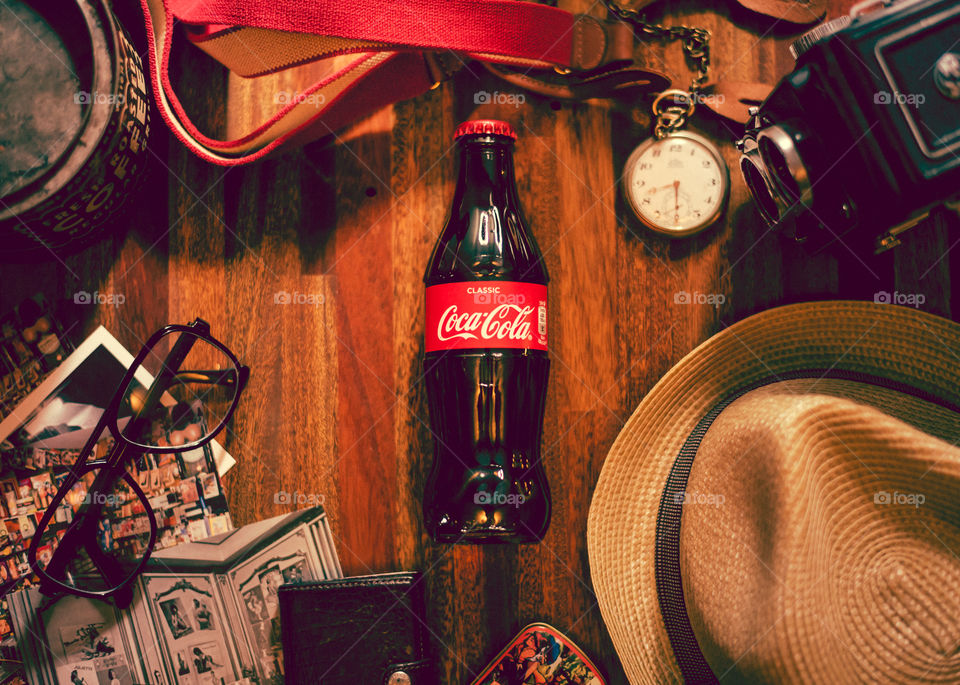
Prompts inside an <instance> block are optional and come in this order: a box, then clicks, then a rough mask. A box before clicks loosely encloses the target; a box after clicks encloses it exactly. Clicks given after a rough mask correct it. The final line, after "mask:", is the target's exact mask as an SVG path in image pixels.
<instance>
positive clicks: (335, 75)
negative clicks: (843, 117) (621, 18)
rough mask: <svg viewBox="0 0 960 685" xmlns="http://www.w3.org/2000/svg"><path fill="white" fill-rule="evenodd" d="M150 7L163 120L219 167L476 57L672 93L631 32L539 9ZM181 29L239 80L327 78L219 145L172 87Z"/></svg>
mask: <svg viewBox="0 0 960 685" xmlns="http://www.w3.org/2000/svg"><path fill="white" fill-rule="evenodd" d="M141 5H142V7H143V12H144V17H145V21H146V26H147V32H148V38H149V48H150V76H151V82H152V84H153V89H154V95H155V98H156V101H157V105H158V107H159V110H160V114H161V116H162V118H163V120H164V121H165V122H166V124H167V125H168V126H169V127H170V129H171V130H172V131H173V133H174V134H175V135H176V136H177V137H178V138H179V139H180V140H181V141H182V142H183V143H184V144H185V145H186V146H187V147H188V148H189V149H191V150H192V151H193V152H195V153H196V154H197V155H199V156H200V157H202V158H203V159H206V160H208V161H210V162H214V163H217V164H224V165H232V164H242V163H245V162H250V161H253V160H255V159H258V158H260V157H262V156H264V155H266V154H269V153H270V152H272V151H273V150H275V149H277V148H278V147H280V146H282V145H284V144H285V143H288V142H291V143H292V142H306V141H309V140H312V139H315V138H319V137H322V136H325V135H327V134H329V133H331V132H333V131H335V130H337V129H338V128H341V127H342V126H345V125H346V124H348V123H350V122H351V121H354V120H356V119H358V118H360V117H362V116H363V115H365V114H368V113H370V112H372V111H374V110H376V109H379V108H380V107H382V106H384V105H387V104H390V103H393V102H397V101H398V100H403V99H406V98H410V97H414V96H416V95H419V94H420V93H423V92H424V91H426V90H427V89H429V88H430V87H432V86H435V85H436V84H437V83H438V82H439V81H442V80H444V79H445V78H448V77H449V76H450V75H451V74H452V73H453V72H454V71H456V69H457V68H459V67H460V66H462V64H463V61H464V60H465V59H468V58H474V59H479V60H482V61H485V62H489V63H496V64H498V65H501V66H503V67H513V68H514V69H515V71H514V72H512V73H513V74H514V75H518V74H519V76H517V78H519V79H521V80H523V81H524V82H523V84H522V85H524V87H528V88H531V89H532V90H536V91H538V92H541V93H551V92H553V91H554V90H555V89H556V80H555V79H551V78H550V77H551V76H552V75H553V73H554V71H553V70H554V68H559V69H560V70H562V71H567V70H570V71H572V72H573V75H572V77H571V79H570V83H574V82H575V83H576V84H577V87H576V89H575V91H574V90H571V91H570V93H571V94H573V93H574V92H576V93H577V94H576V95H574V96H578V97H603V96H610V95H613V94H617V93H619V92H621V91H622V90H623V87H624V85H625V84H629V85H631V86H634V87H635V88H636V87H641V88H645V89H654V88H663V87H665V86H666V85H667V84H668V81H667V79H666V78H665V77H664V76H663V75H662V74H658V73H655V72H650V71H647V70H643V69H639V68H637V67H635V66H633V33H632V31H631V30H630V28H629V27H628V26H627V25H625V24H622V23H620V22H603V21H600V20H598V19H596V18H594V17H590V16H586V15H580V16H575V15H573V14H570V13H569V12H565V11H563V10H559V9H557V8H554V7H549V6H546V5H540V4H536V3H533V2H518V1H515V0H380V1H379V2H377V3H376V4H375V5H373V4H371V3H369V2H359V0H353V1H347V0H141ZM174 24H181V25H183V26H184V27H185V28H186V32H187V37H188V38H189V39H190V41H191V42H192V43H193V44H194V45H196V46H197V47H199V48H200V49H202V50H203V51H204V52H206V53H207V54H208V55H210V56H211V57H213V58H214V59H215V60H217V61H218V62H220V63H221V64H223V65H225V66H226V67H228V68H229V69H230V70H231V71H233V72H234V73H235V74H237V75H239V76H244V77H258V76H262V75H265V74H270V73H274V72H277V71H280V70H286V69H289V68H291V67H294V66H297V65H300V64H305V63H308V62H317V63H320V64H321V65H322V66H323V69H322V71H323V73H324V75H323V77H322V78H320V79H313V80H310V81H309V82H297V83H293V84H291V85H292V87H291V88H290V89H289V90H288V91H287V92H286V93H285V94H282V95H284V97H282V98H280V97H278V98H276V99H275V103H276V104H277V105H278V108H277V110H276V111H275V112H274V113H273V115H272V116H271V117H270V118H269V119H267V120H266V121H264V122H262V123H261V124H259V125H258V126H256V127H255V128H254V129H253V130H251V131H249V132H247V133H245V134H244V135H242V136H241V137H239V138H235V139H233V140H216V139H213V138H210V137H208V136H206V135H204V134H203V133H202V132H201V131H199V130H198V129H197V128H196V126H194V124H193V123H192V122H191V121H190V118H189V117H188V116H187V113H186V112H185V111H184V108H183V106H182V104H181V102H180V100H179V99H178V98H177V95H176V93H175V91H174V89H173V87H172V84H171V82H170V78H169V73H168V64H169V61H170V52H171V49H172V46H173V34H172V28H173V26H174ZM531 70H534V73H533V74H531V73H530V72H531ZM592 72H593V73H595V74H597V75H596V76H594V75H592ZM290 73H297V72H290ZM543 74H547V76H546V77H543V76H542V75H543ZM578 75H580V76H578ZM581 76H582V77H581ZM635 88H634V90H635ZM557 96H559V97H564V96H565V95H563V94H559V93H557Z"/></svg>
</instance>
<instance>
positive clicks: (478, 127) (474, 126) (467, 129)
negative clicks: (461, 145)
mask: <svg viewBox="0 0 960 685" xmlns="http://www.w3.org/2000/svg"><path fill="white" fill-rule="evenodd" d="M478 133H481V134H482V133H485V134H488V135H490V134H493V135H498V136H506V137H507V138H513V139H514V140H516V139H517V132H516V131H514V130H513V126H511V125H510V124H508V123H507V122H505V121H500V120H499V119H474V120H473V121H465V122H463V123H462V124H460V125H459V126H457V130H456V131H454V132H453V139H454V140H458V139H459V138H462V137H463V136H469V135H475V134H478Z"/></svg>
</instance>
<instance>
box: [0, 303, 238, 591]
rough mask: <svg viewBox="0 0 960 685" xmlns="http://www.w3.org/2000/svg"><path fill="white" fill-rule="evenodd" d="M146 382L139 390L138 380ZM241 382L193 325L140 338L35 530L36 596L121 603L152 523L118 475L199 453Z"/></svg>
mask: <svg viewBox="0 0 960 685" xmlns="http://www.w3.org/2000/svg"><path fill="white" fill-rule="evenodd" d="M145 374H146V375H145ZM147 375H150V376H152V377H153V381H152V382H150V383H149V384H145V383H141V382H140V381H139V380H138V378H142V379H145V378H146V377H147ZM249 377H250V370H249V368H247V367H246V366H243V365H241V364H240V362H239V361H238V360H237V358H236V356H235V355H234V354H233V352H231V351H230V350H229V349H228V348H227V347H226V346H224V345H223V343H221V342H219V341H218V340H216V339H215V338H213V337H212V336H211V335H210V326H209V324H208V323H207V322H206V321H203V320H202V319H196V320H195V321H193V322H192V323H190V324H189V325H186V326H183V325H170V326H166V327H164V328H162V329H160V330H159V331H157V332H156V333H154V334H153V335H152V336H150V339H149V340H148V341H147V342H146V344H144V346H143V348H142V349H141V350H140V352H139V353H138V354H137V356H136V358H135V359H134V361H133V364H132V365H131V366H130V368H128V369H127V371H126V373H125V374H124V376H123V379H122V380H121V381H120V384H119V386H118V387H117V391H116V392H115V393H114V395H113V398H112V399H111V401H110V403H109V405H108V406H107V408H106V410H105V411H104V412H103V414H102V415H101V416H100V419H99V421H98V422H97V425H96V427H95V428H94V429H93V431H92V432H91V434H90V436H89V438H88V439H87V441H86V443H85V444H84V447H83V449H82V450H81V452H80V456H79V457H78V458H77V461H76V463H75V464H74V465H73V466H72V467H71V468H70V469H69V471H68V473H67V474H66V476H65V478H64V479H63V480H62V482H61V483H60V486H59V487H58V489H57V493H56V495H54V497H53V499H52V500H51V501H50V504H49V505H48V506H47V508H46V510H45V512H44V514H43V517H42V518H41V519H40V522H39V523H38V524H37V528H36V531H35V532H34V535H33V539H32V541H31V544H30V548H29V550H28V552H27V560H28V563H29V565H30V568H31V570H32V571H33V572H35V573H36V574H37V575H38V576H39V577H40V590H41V592H43V593H44V594H47V595H56V594H61V593H69V594H73V595H79V596H81V597H89V598H99V599H107V598H113V600H114V601H115V602H116V603H117V604H118V605H120V606H125V605H126V604H128V603H129V601H130V599H131V598H132V585H131V583H132V581H133V580H134V579H135V578H136V577H137V576H138V575H139V574H140V572H141V571H142V570H143V568H144V566H145V565H146V563H147V561H148V560H149V558H150V554H151V552H152V551H153V547H154V545H155V544H156V539H157V520H156V514H155V512H154V508H153V506H152V505H151V503H150V500H149V498H148V497H147V495H146V494H145V493H144V491H143V489H142V488H141V486H140V484H139V483H138V482H137V479H136V478H134V477H133V476H132V475H131V473H130V472H129V471H128V469H127V467H128V466H129V465H130V464H131V463H134V461H135V460H137V459H139V458H140V457H141V456H142V455H144V454H145V453H152V454H157V455H162V454H175V453H185V452H189V451H191V450H196V449H202V448H203V446H204V445H206V444H207V443H208V442H210V441H211V440H212V439H213V438H214V437H215V436H216V435H217V434H218V433H219V432H220V431H221V430H223V428H224V426H226V425H227V423H228V422H229V420H230V417H231V415H232V414H233V412H234V410H235V409H236V407H237V403H238V402H239V399H240V394H241V392H242V391H243V388H244V387H245V386H246V383H247V380H248V379H249ZM20 580H22V579H18V580H16V581H13V582H11V583H8V584H7V585H8V586H7V587H6V588H0V593H2V594H6V593H7V592H9V591H10V590H12V589H14V587H15V586H16V585H18V584H19V582H20Z"/></svg>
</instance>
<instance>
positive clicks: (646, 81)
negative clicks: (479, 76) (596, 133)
mask: <svg viewBox="0 0 960 685" xmlns="http://www.w3.org/2000/svg"><path fill="white" fill-rule="evenodd" d="M484 66H485V67H486V68H487V69H488V70H489V71H490V72H492V73H494V74H496V75H497V76H499V77H500V78H502V79H503V80H504V81H507V82H508V83H512V84H513V85H515V86H517V87H518V88H525V89H527V90H531V91H533V92H535V93H539V94H540V95H545V96H546V97H551V98H557V99H559V100H587V99H589V98H604V97H614V96H616V97H620V96H624V97H628V98H630V97H633V96H635V95H639V94H642V93H647V92H656V91H661V90H664V89H665V88H668V87H669V86H670V78H669V77H667V76H666V74H663V73H661V72H658V71H652V70H650V69H641V68H640V67H636V66H633V65H630V66H624V67H616V66H614V67H611V68H607V69H601V70H595V71H592V72H589V73H586V74H576V73H571V74H563V75H561V74H556V73H546V72H542V71H535V72H534V71H529V70H522V69H510V68H508V67H504V66H501V65H499V64H491V63H489V62H486V63H484Z"/></svg>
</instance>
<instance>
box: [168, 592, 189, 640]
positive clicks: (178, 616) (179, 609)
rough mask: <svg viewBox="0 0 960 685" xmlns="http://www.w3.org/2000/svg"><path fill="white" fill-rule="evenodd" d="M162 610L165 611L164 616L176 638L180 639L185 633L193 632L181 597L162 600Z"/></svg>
mask: <svg viewBox="0 0 960 685" xmlns="http://www.w3.org/2000/svg"><path fill="white" fill-rule="evenodd" d="M160 611H161V612H163V618H164V619H165V620H166V622H167V628H169V629H170V634H171V635H172V636H173V639H174V640H179V639H180V638H181V637H183V636H184V635H189V634H190V633H192V632H193V628H192V627H191V626H190V623H189V622H188V620H187V613H186V611H184V607H183V604H182V603H181V601H180V598H179V597H174V598H173V599H167V600H164V601H162V602H160Z"/></svg>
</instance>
